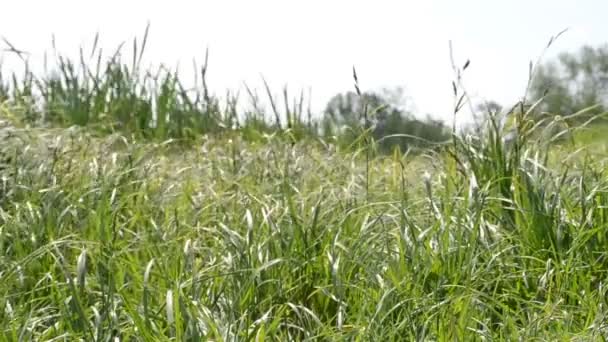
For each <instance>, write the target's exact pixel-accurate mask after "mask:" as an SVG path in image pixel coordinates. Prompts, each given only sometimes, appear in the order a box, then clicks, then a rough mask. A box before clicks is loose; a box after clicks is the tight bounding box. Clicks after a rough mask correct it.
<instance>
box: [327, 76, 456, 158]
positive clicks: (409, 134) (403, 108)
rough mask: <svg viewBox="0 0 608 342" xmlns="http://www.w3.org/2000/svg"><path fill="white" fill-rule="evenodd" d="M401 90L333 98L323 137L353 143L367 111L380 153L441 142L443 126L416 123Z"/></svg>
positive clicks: (427, 120)
mask: <svg viewBox="0 0 608 342" xmlns="http://www.w3.org/2000/svg"><path fill="white" fill-rule="evenodd" d="M408 103H409V101H407V100H406V98H405V96H404V92H403V90H402V89H401V88H396V89H383V90H382V92H380V93H378V92H367V93H363V94H361V96H359V95H358V94H356V93H354V92H352V91H351V92H347V93H344V94H337V95H335V96H334V97H332V98H331V99H330V100H329V101H328V103H327V106H326V109H325V112H324V118H323V127H324V131H325V134H326V135H338V136H339V137H340V138H342V139H343V140H346V141H347V142H349V141H353V140H354V139H356V138H357V137H358V135H359V134H360V133H361V131H362V128H364V124H365V121H364V117H363V113H364V111H365V110H366V109H367V113H368V119H369V122H370V123H371V135H372V137H373V138H374V140H375V141H377V142H378V145H379V147H380V149H381V150H382V151H383V152H390V151H392V150H393V149H394V148H395V147H397V146H399V148H400V150H401V151H406V150H408V149H411V148H414V147H428V146H430V145H431V144H432V143H436V142H443V141H445V140H447V139H448V137H449V133H448V131H447V130H446V126H445V125H444V123H443V122H441V121H437V120H432V119H431V118H429V117H426V118H425V120H422V119H417V118H415V117H414V115H413V114H412V113H411V112H410V111H409V110H408Z"/></svg>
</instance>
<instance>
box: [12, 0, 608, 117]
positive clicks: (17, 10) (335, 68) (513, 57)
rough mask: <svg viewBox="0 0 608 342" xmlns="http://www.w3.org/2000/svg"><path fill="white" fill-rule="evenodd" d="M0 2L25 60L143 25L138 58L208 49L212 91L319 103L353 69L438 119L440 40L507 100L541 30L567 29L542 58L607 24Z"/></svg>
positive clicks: (522, 14) (556, 17) (269, 5)
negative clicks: (245, 88) (401, 92)
mask: <svg viewBox="0 0 608 342" xmlns="http://www.w3.org/2000/svg"><path fill="white" fill-rule="evenodd" d="M1 8H2V13H3V15H2V20H0V36H2V37H5V38H6V39H8V40H9V41H10V42H11V43H13V44H14V45H15V46H16V47H17V48H19V49H23V50H27V51H29V52H31V53H32V57H31V59H32V61H33V62H34V63H36V62H37V61H38V62H40V61H41V57H42V55H43V52H44V51H45V50H46V51H50V47H51V35H52V34H55V36H56V39H57V46H58V48H59V50H60V52H62V53H64V54H66V55H75V54H76V53H77V52H78V47H79V46H81V45H84V46H85V47H90V46H91V45H92V42H93V38H94V36H95V33H96V32H100V35H101V40H100V43H101V46H102V47H103V48H104V49H105V50H106V51H108V50H111V49H113V48H115V47H116V46H118V44H119V43H120V42H122V41H128V42H129V43H131V41H132V39H133V38H134V37H135V36H139V37H141V36H142V34H143V31H144V29H145V26H146V24H147V23H148V22H150V25H151V28H150V38H149V42H148V44H149V45H148V50H147V55H146V56H147V61H148V62H153V63H165V64H167V65H170V66H176V65H177V63H178V61H179V62H180V65H182V68H181V70H182V72H184V73H185V72H188V71H190V70H191V65H192V59H193V58H196V59H197V60H198V61H199V62H201V61H202V60H203V57H204V51H205V48H206V47H209V52H210V55H209V58H210V69H209V80H208V82H209V85H210V87H211V88H212V89H213V90H214V91H215V92H217V93H218V94H223V93H224V92H225V90H226V89H232V90H238V89H239V88H241V87H242V84H243V82H247V83H248V84H249V85H250V86H252V87H254V88H260V89H261V86H262V83H261V78H260V75H261V74H263V75H264V77H265V78H266V79H267V81H268V82H269V84H270V86H271V87H272V89H273V90H275V91H276V92H277V93H279V92H280V90H281V87H282V86H283V85H285V84H287V85H288V87H289V89H290V90H291V91H292V92H294V94H295V92H297V91H298V90H299V89H302V88H305V89H308V87H311V88H312V95H313V98H312V100H313V102H312V104H313V108H314V109H315V110H320V109H321V108H323V106H324V105H325V103H326V101H327V100H328V99H329V98H330V97H331V96H332V95H334V94H335V93H337V92H343V91H348V90H352V89H353V86H352V66H353V65H355V66H356V68H357V72H358V74H359V81H360V83H361V86H362V88H363V89H364V90H368V89H370V90H373V89H378V88H380V87H392V86H403V87H405V89H406V91H407V95H409V96H411V97H412V100H413V101H414V102H413V104H414V105H415V108H416V109H417V110H418V111H419V112H421V113H429V114H432V115H433V116H435V117H439V118H449V117H450V115H451V108H452V105H453V102H452V101H453V98H452V90H451V80H452V79H453V75H452V71H451V67H450V60H449V49H448V46H449V45H448V42H449V41H450V40H451V41H452V43H453V47H454V52H455V57H456V60H457V62H458V64H462V63H464V62H465V61H466V59H467V58H470V59H471V66H470V68H469V69H468V70H467V75H466V79H465V81H466V84H467V86H468V88H469V90H470V91H471V93H473V94H474V95H477V96H478V97H479V98H480V99H482V98H487V99H495V100H498V101H499V102H501V103H503V104H511V103H513V102H515V101H517V99H518V98H519V97H520V96H521V95H522V94H523V91H524V89H525V85H526V81H527V76H528V63H529V61H530V60H536V58H537V57H538V56H539V54H540V53H541V52H542V50H543V49H544V47H545V45H546V44H547V42H548V40H549V38H550V37H551V36H552V35H555V34H556V33H558V32H559V31H561V30H563V29H566V28H568V29H569V31H568V32H567V33H566V34H565V35H563V36H562V37H561V38H560V39H559V40H558V41H557V42H556V44H555V45H554V46H553V47H552V48H551V50H550V51H549V55H548V57H550V56H552V55H555V54H556V53H559V52H561V51H565V50H570V51H572V50H574V49H577V48H578V47H580V46H581V45H583V44H592V45H595V46H597V45H599V44H603V43H605V39H606V38H605V37H604V34H605V33H606V32H608V24H606V22H607V21H606V18H605V16H606V13H608V1H603V0H577V1H574V0H570V1H566V0H551V1H549V0H534V1H523V0H509V1H506V0H505V1H490V0H459V1H454V0H424V1H422V0H420V1H385V0H375V1H354V0H350V1H335V0H334V1H330V0H325V1H317V0H309V1H291V0H276V1H274V0H273V1H269V0H267V1H261V0H260V1H252V0H222V1H200V0H199V1H194V0H192V1H186V0H181V1H179V0H175V1H162V2H161V1H150V0H148V1H136V0H121V1H118V0H105V1H85V0H79V1H76V0H74V1H68V0H55V1H48V0H39V1H32V0H19V1H11V0H3V1H2V5H1ZM0 45H3V43H0ZM11 58H12V57H9V56H5V58H4V59H5V69H6V67H7V66H9V67H10V66H11V65H13V64H11V62H14V61H13V60H11ZM5 71H6V70H5Z"/></svg>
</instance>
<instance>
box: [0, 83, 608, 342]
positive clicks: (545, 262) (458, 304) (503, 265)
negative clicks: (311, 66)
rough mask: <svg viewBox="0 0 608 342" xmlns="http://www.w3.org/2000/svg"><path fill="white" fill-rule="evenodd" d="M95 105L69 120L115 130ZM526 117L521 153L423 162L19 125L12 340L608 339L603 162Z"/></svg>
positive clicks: (84, 94) (254, 142) (9, 220)
mask: <svg viewBox="0 0 608 342" xmlns="http://www.w3.org/2000/svg"><path fill="white" fill-rule="evenodd" d="M107 82H109V83H108V85H107V87H108V91H110V92H111V91H114V90H116V89H115V88H116V87H119V84H120V82H122V81H120V82H119V83H118V84H115V83H112V82H114V81H109V80H108V81H107ZM53 87H57V88H53ZM13 89H15V88H13ZM17 89H29V88H27V87H25V88H24V87H21V88H19V87H17ZM41 89H42V90H50V89H56V90H57V92H58V93H61V91H65V89H68V88H67V86H65V87H63V86H55V85H47V86H42V88H41ZM87 89H88V90H80V91H79V94H81V95H70V96H73V97H71V98H72V99H85V98H89V97H90V96H92V97H93V98H95V96H96V95H95V94H96V91H94V90H91V89H89V88H87ZM60 90H61V91H60ZM7 91H8V90H7ZM176 96H177V95H176V94H175V93H172V95H170V96H169V97H168V99H169V100H170V101H168V102H171V103H176V102H175V101H173V100H175V99H176V98H178V97H176ZM11 98H12V100H11V101H8V102H6V103H5V106H4V107H3V112H4V114H7V115H6V116H8V117H12V118H15V119H18V122H20V123H24V122H27V120H29V119H28V118H30V116H28V115H27V113H28V111H27V110H25V111H24V108H25V109H27V108H30V107H28V106H26V105H24V103H23V102H19V101H17V100H16V99H23V97H19V96H13V97H11ZM128 99H129V97H128V96H126V97H124V98H122V97H121V98H117V99H115V100H108V102H107V103H106V104H110V105H114V104H115V105H117V106H119V107H120V106H131V105H134V104H132V103H129V100H128ZM94 102H95V101H94V100H93V101H92V103H94ZM62 103H63V102H62ZM69 108H76V107H69ZM90 108H91V107H90V103H89V104H87V106H86V107H85V108H84V109H83V110H82V111H76V110H75V109H74V111H71V110H72V109H70V110H69V111H66V112H65V115H67V116H65V115H64V116H62V117H68V118H70V117H81V116H80V115H84V117H88V118H89V119H87V120H90V119H91V118H97V119H94V120H100V121H103V120H101V116H92V113H91V112H90ZM64 109H65V108H64ZM35 113H42V112H35ZM113 113H120V111H116V112H113ZM142 113H144V112H143V111H142ZM8 114H10V115H8ZM199 114H200V113H199ZM36 115H37V114H36ZM116 115H118V114H116ZM142 115H143V114H142ZM146 115H148V114H146ZM197 115H198V114H197ZM222 115H225V114H222ZM513 115H514V116H515V117H516V118H517V119H518V120H517V127H518V129H519V131H520V133H521V134H520V135H519V136H518V137H517V138H516V139H515V140H514V141H513V142H512V143H511V144H505V143H504V142H503V137H504V132H503V130H502V129H501V128H500V127H499V126H498V125H496V124H495V123H496V122H495V121H492V120H490V121H489V122H488V124H487V126H486V129H485V131H484V132H485V134H484V135H482V136H481V137H479V138H470V137H459V136H454V139H453V140H452V141H451V142H449V143H446V144H445V145H443V146H441V147H440V148H436V149H433V150H429V151H426V152H425V153H422V154H418V155H415V156H414V155H412V156H410V155H402V154H400V153H395V154H393V155H377V154H375V153H374V151H373V149H368V148H369V147H373V142H366V143H363V144H361V145H358V146H359V148H357V149H343V148H341V147H340V146H339V145H335V144H331V143H329V142H327V141H323V140H321V139H317V138H315V137H314V136H312V135H311V136H309V138H308V139H305V140H301V139H293V134H294V133H293V130H289V129H287V130H273V131H264V130H255V129H253V128H251V127H249V128H250V129H251V132H252V134H255V135H256V137H257V138H256V139H249V138H248V136H247V135H246V134H244V133H243V132H242V131H239V130H236V132H235V131H231V130H226V131H222V134H221V135H220V134H204V133H205V132H206V131H205V130H204V129H203V128H204V127H206V126H204V125H203V126H201V127H202V128H201V129H200V131H199V132H198V133H197V134H192V135H191V136H189V137H188V141H189V142H190V143H189V144H183V140H182V139H181V136H179V135H177V136H175V137H173V136H172V135H170V134H169V135H167V134H166V132H168V131H171V129H172V128H168V127H165V128H166V129H167V130H166V131H162V132H161V133H158V135H155V134H157V133H156V132H158V131H157V129H160V128H154V129H152V130H149V131H148V130H146V129H143V130H142V126H136V125H135V124H136V122H137V120H136V119H133V118H131V119H128V120H126V121H125V122H126V123H125V125H126V126H125V127H127V128H125V127H123V128H122V129H120V130H115V129H113V128H112V129H107V130H105V131H104V130H103V129H102V130H101V133H103V134H100V130H99V127H98V126H96V125H95V121H93V122H89V121H87V122H85V123H84V124H83V125H82V127H79V126H75V127H72V128H70V129H64V128H48V127H47V128H35V127H34V128H32V127H28V128H22V129H17V130H16V131H15V132H13V133H12V134H11V136H9V137H6V138H4V140H3V144H2V146H1V150H2V155H3V156H4V158H5V159H6V160H5V163H4V164H6V166H5V167H4V168H3V169H2V171H0V172H1V177H0V180H1V182H2V183H1V186H2V187H1V189H0V190H1V193H0V194H1V196H0V251H1V253H0V279H1V280H2V281H0V340H5V341H20V340H36V341H51V340H69V341H74V340H85V341H94V340H97V341H114V340H115V338H118V339H119V340H120V341H165V340H167V341H168V340H176V341H199V340H212V341H234V340H242V341H249V340H254V341H264V340H269V341H285V340H322V341H326V340H329V341H342V340H355V341H403V340H425V341H426V340H437V341H453V340H526V341H528V340H581V341H583V340H584V341H589V340H603V339H605V338H607V337H608V330H607V329H608V326H607V325H606V323H605V322H606V319H605V317H606V314H608V311H607V308H606V305H607V304H608V303H606V298H607V297H606V295H607V293H606V291H607V290H606V280H607V276H608V274H607V271H608V177H607V175H606V172H605V171H604V169H605V168H604V159H603V157H598V156H597V155H595V154H594V153H595V152H594V150H593V149H591V150H580V151H579V152H577V153H574V152H575V151H578V150H579V148H580V147H581V146H582V145H581V144H585V145H586V144H587V142H588V141H585V139H579V138H580V135H581V134H582V136H583V137H585V136H586V135H585V134H586V133H584V131H583V130H582V129H583V127H580V126H577V127H574V128H573V130H574V129H575V131H573V132H572V133H573V134H569V135H567V137H569V138H571V139H570V140H568V139H566V140H567V141H568V142H564V141H566V140H558V139H557V137H556V136H554V135H551V136H547V132H552V133H551V134H554V133H555V132H554V131H552V130H551V128H552V127H554V126H555V125H553V124H552V121H547V122H545V124H544V125H537V126H531V125H527V124H526V123H527V119H529V118H531V117H532V115H533V111H532V110H529V111H528V112H526V113H523V112H517V113H515V114H513ZM113 117H114V118H119V116H113ZM146 117H147V116H146ZM277 117H278V114H277ZM197 120H198V119H197ZM34 121H36V120H34ZM118 121H120V120H118ZM144 121H145V120H144ZM70 122H71V121H70ZM112 122H113V121H112ZM56 125H57V126H63V125H65V123H58V124H56ZM129 125H135V126H129ZM168 125H170V126H171V127H178V126H179V125H178V124H177V123H176V124H175V126H173V125H174V123H173V121H168ZM188 125H190V124H188ZM188 125H186V126H187V127H190V126H188ZM111 126H112V125H111ZM186 126H184V127H186ZM112 127H113V126H112ZM194 127H197V126H194ZM283 128H285V127H283ZM205 129H206V128H205ZM178 131H179V130H178ZM579 132H582V133H579ZM148 134H151V135H152V136H147V135H148ZM227 135H228V136H227ZM169 138H174V140H172V139H169ZM362 141H363V139H362ZM558 143H559V144H558ZM586 151H587V152H586ZM589 151H590V152H589ZM560 156H561V158H560Z"/></svg>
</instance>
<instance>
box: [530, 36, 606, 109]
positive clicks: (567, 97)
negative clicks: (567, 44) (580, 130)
mask: <svg viewBox="0 0 608 342" xmlns="http://www.w3.org/2000/svg"><path fill="white" fill-rule="evenodd" d="M607 91H608V46H601V47H597V48H594V47H591V46H584V47H582V48H581V49H580V50H579V51H577V52H576V53H569V52H563V53H561V54H559V56H558V58H557V59H556V60H553V61H549V62H547V63H545V64H543V65H540V66H539V67H538V68H537V70H536V72H535V75H534V79H533V83H532V86H531V96H532V98H533V99H540V98H543V97H544V101H543V104H542V105H541V107H540V108H539V109H540V110H542V111H546V112H549V113H550V114H552V115H557V114H560V115H564V116H568V115H570V114H573V113H576V112H578V111H580V110H582V109H584V108H589V107H594V109H593V110H592V111H589V112H588V115H587V116H586V117H581V118H580V119H581V120H584V119H588V118H589V117H592V116H593V115H594V114H598V113H602V112H604V111H605V108H606V104H607V103H606V100H607V99H606V94H607V93H606V92H607Z"/></svg>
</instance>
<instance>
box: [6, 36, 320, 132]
mask: <svg viewBox="0 0 608 342" xmlns="http://www.w3.org/2000/svg"><path fill="white" fill-rule="evenodd" d="M148 33H149V26H148V27H146V30H145V32H144V35H143V38H142V39H141V40H140V42H139V43H138V40H137V38H135V39H134V40H133V43H132V47H131V53H130V54H128V53H125V50H127V48H126V47H125V44H121V45H120V46H118V48H117V49H116V50H115V51H113V52H112V53H111V54H109V55H107V54H105V53H104V51H103V49H101V48H100V47H99V45H98V42H99V35H96V36H95V39H94V40H93V44H92V47H91V49H90V51H88V50H85V49H84V48H83V47H81V48H80V49H79V57H78V59H77V60H73V59H70V58H68V57H66V56H65V55H62V54H61V52H60V51H57V49H56V47H55V43H54V39H53V51H52V53H51V54H50V55H51V56H54V58H55V59H54V60H50V59H49V58H47V56H48V55H47V54H45V58H44V69H45V72H44V74H42V75H38V74H35V73H34V72H32V70H31V68H30V62H29V60H28V59H26V55H24V54H23V53H22V52H21V51H20V50H18V49H16V48H15V47H14V46H13V45H12V44H11V43H10V42H8V41H6V40H5V43H7V44H8V45H9V47H10V48H11V50H12V51H13V52H14V53H15V54H17V55H18V56H19V57H20V58H21V59H22V60H23V63H24V64H25V71H24V73H23V74H16V73H9V74H6V73H4V74H3V73H1V72H0V100H2V101H3V102H8V103H10V105H11V107H12V111H11V114H13V115H15V116H16V117H17V118H18V119H19V120H20V121H22V122H24V123H25V124H28V125H36V126H40V125H51V126H61V127H67V126H72V125H77V126H88V127H91V128H96V129H98V130H99V131H100V132H101V133H104V134H105V133H112V132H122V133H124V134H135V135H136V136H138V137H142V138H146V139H154V140H156V141H164V140H167V139H177V140H187V141H189V140H192V139H195V138H197V137H200V136H201V135H203V134H211V133H213V134H218V133H219V134H221V133H222V132H228V131H234V130H242V132H241V133H242V134H245V136H247V137H249V138H252V139H255V138H259V132H266V133H272V132H277V131H279V130H282V129H288V130H289V131H290V132H291V133H292V135H294V136H295V137H296V138H301V137H303V136H306V135H310V134H309V133H312V132H313V131H314V127H313V123H312V121H311V120H310V119H309V120H308V121H306V118H305V117H304V112H305V110H306V109H305V108H304V93H303V92H302V93H301V94H300V95H299V97H295V98H293V99H292V98H291V97H289V95H288V93H287V89H286V88H285V89H284V91H283V96H284V98H283V100H284V104H285V110H284V112H282V111H280V110H278V108H277V106H276V105H275V103H276V101H277V99H275V97H274V95H273V94H272V93H271V90H270V88H269V86H268V84H267V83H266V81H265V80H264V84H265V87H266V90H267V96H268V99H267V100H269V102H270V103H271V105H272V115H274V117H275V118H276V120H275V121H274V122H273V123H270V122H269V121H268V120H267V118H266V113H265V110H264V108H262V107H261V106H260V105H259V101H260V99H259V98H258V97H257V96H255V94H254V93H253V92H251V91H250V89H249V88H247V90H248V95H249V96H250V98H249V101H250V102H252V104H253V110H250V111H246V112H245V113H242V114H241V115H239V113H238V111H237V105H238V103H239V100H240V99H239V97H238V94H234V93H230V92H228V93H227V94H226V96H225V99H224V100H220V98H219V97H217V96H215V95H214V94H212V93H211V90H210V89H209V87H208V82H207V70H208V64H209V58H208V57H209V55H208V51H207V53H206V54H205V58H204V63H203V64H202V66H200V67H198V66H196V64H195V65H194V68H195V70H193V71H194V73H195V75H196V77H195V82H194V85H193V86H192V87H190V88H187V87H186V86H185V85H184V82H183V81H182V78H181V77H180V76H179V73H178V72H177V70H171V69H170V68H168V67H166V66H164V65H161V66H160V67H158V68H156V69H150V68H145V66H142V58H143V56H144V53H145V49H146V44H147V41H148ZM129 55H130V56H129ZM125 56H126V57H125ZM129 57H130V59H129ZM125 59H126V60H125ZM308 112H310V109H308ZM5 114H6V113H5ZM281 116H284V117H285V122H283V123H282V122H281V120H280V117H281ZM309 116H310V115H309ZM250 135H251V136H250Z"/></svg>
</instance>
